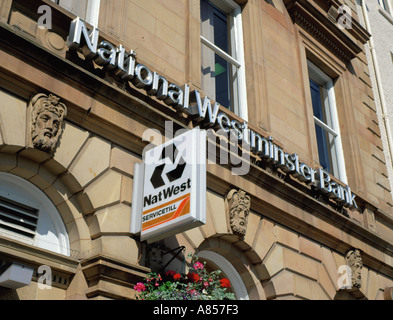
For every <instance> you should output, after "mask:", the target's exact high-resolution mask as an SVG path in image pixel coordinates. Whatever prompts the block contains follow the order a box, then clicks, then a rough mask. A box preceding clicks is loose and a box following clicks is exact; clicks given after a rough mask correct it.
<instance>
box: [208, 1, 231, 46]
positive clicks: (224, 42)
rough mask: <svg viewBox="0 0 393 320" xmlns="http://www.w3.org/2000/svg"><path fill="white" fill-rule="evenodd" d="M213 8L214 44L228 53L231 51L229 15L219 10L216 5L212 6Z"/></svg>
mask: <svg viewBox="0 0 393 320" xmlns="http://www.w3.org/2000/svg"><path fill="white" fill-rule="evenodd" d="M212 9H213V17H214V23H213V26H214V44H215V45H216V46H217V47H219V48H220V49H221V50H223V51H225V52H226V53H229V51H228V42H229V41H228V21H227V16H226V14H225V13H224V12H222V11H220V10H218V9H217V8H215V7H214V6H212Z"/></svg>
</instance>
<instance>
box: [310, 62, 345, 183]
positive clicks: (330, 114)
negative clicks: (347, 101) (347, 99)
mask: <svg viewBox="0 0 393 320" xmlns="http://www.w3.org/2000/svg"><path fill="white" fill-rule="evenodd" d="M307 65H308V72H309V77H310V79H311V80H313V81H314V82H316V83H318V84H319V85H320V86H321V88H322V91H323V98H324V101H322V102H323V104H324V107H325V111H326V115H325V116H326V118H327V122H328V124H325V123H324V122H322V121H321V120H320V119H318V118H317V117H315V116H313V117H314V122H315V124H316V125H318V126H320V127H321V128H322V129H323V130H325V131H327V132H329V133H330V134H331V135H332V136H333V137H334V143H333V144H334V148H333V151H332V153H331V158H332V167H333V168H332V170H333V175H334V176H335V177H336V178H337V179H339V180H341V181H342V182H344V183H348V181H347V173H346V169H345V159H344V151H343V147H342V141H341V132H340V125H339V121H338V114H337V104H336V96H335V94H334V85H333V80H332V79H331V78H330V77H329V76H327V75H326V74H325V73H324V72H323V71H322V70H321V69H319V68H318V67H317V66H316V65H315V64H313V63H312V62H311V61H307Z"/></svg>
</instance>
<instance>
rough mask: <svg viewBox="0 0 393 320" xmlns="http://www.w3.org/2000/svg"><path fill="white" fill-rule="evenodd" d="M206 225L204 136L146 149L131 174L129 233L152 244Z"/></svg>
mask: <svg viewBox="0 0 393 320" xmlns="http://www.w3.org/2000/svg"><path fill="white" fill-rule="evenodd" d="M205 223H206V132H205V131H204V130H199V128H196V129H193V130H190V131H187V132H186V133H183V134H181V135H179V136H177V137H175V138H174V139H172V140H170V141H168V142H166V143H164V144H162V145H160V146H157V147H155V148H152V149H150V150H149V151H147V152H146V153H145V155H144V159H143V163H142V164H137V165H136V167H135V174H134V192H133V202H132V221H131V228H132V229H131V233H134V234H137V233H140V237H141V240H142V241H143V240H147V241H148V242H154V241H158V240H161V239H163V238H166V237H168V236H171V235H174V234H176V233H179V232H183V231H186V230H189V229H191V228H194V227H197V226H200V225H202V224H205Z"/></svg>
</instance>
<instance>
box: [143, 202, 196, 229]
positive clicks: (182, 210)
mask: <svg viewBox="0 0 393 320" xmlns="http://www.w3.org/2000/svg"><path fill="white" fill-rule="evenodd" d="M172 213H173V214H172ZM188 213H190V197H188V198H186V199H184V200H183V201H182V202H181V203H180V205H179V207H178V208H177V210H176V211H173V212H171V214H172V215H171V216H170V217H168V215H166V216H163V217H160V218H157V219H153V220H151V221H148V222H145V223H144V224H143V227H142V231H146V230H148V229H151V228H153V227H156V226H159V225H161V224H163V223H166V222H169V221H172V220H175V219H176V218H178V217H181V216H184V215H186V214H188Z"/></svg>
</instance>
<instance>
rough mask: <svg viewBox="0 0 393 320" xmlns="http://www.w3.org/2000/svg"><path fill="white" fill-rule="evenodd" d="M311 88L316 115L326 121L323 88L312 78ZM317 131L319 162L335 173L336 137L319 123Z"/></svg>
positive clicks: (316, 127) (325, 168)
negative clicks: (334, 153) (333, 164)
mask: <svg viewBox="0 0 393 320" xmlns="http://www.w3.org/2000/svg"><path fill="white" fill-rule="evenodd" d="M310 90H311V99H312V106H313V111H314V117H315V118H317V119H319V120H321V121H322V122H324V123H326V117H325V115H326V112H325V107H324V103H323V95H322V88H321V86H320V85H319V84H317V83H316V82H314V81H312V80H310ZM315 132H316V135H317V143H318V155H319V163H320V165H321V166H322V167H323V168H324V170H326V171H327V172H329V173H332V174H333V166H332V153H333V151H334V150H333V149H334V137H333V136H332V135H331V134H329V133H328V132H327V131H326V130H324V129H323V128H322V127H320V126H319V125H318V124H315Z"/></svg>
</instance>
